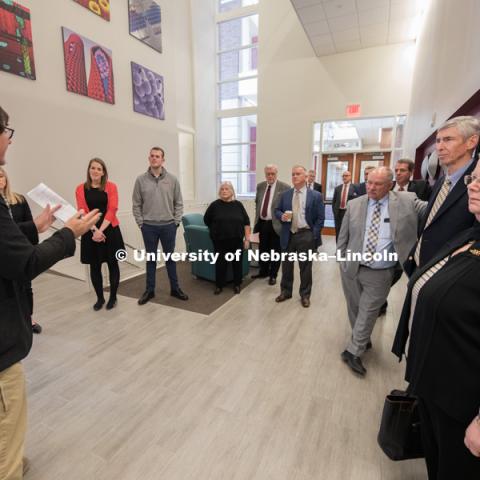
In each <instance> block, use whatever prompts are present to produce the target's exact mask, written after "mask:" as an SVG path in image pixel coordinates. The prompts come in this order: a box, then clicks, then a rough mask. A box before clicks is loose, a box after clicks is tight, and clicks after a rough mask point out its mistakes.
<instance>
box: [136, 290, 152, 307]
mask: <svg viewBox="0 0 480 480" xmlns="http://www.w3.org/2000/svg"><path fill="white" fill-rule="evenodd" d="M154 296H155V293H154V292H150V291H148V290H145V291H144V292H143V294H142V296H141V297H140V298H139V299H138V302H137V303H138V304H139V305H145V304H146V303H147V302H148V301H149V300H151V299H152V298H153V297H154Z"/></svg>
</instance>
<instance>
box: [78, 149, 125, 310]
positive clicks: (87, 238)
mask: <svg viewBox="0 0 480 480" xmlns="http://www.w3.org/2000/svg"><path fill="white" fill-rule="evenodd" d="M75 196H76V199H77V208H78V209H79V210H80V209H82V210H84V211H85V213H87V212H89V211H90V210H93V209H94V208H98V209H99V211H100V212H101V213H102V216H101V218H100V220H99V221H98V223H97V224H96V225H95V226H94V227H93V228H92V230H91V231H90V232H88V233H86V234H85V235H83V236H82V239H81V253H80V258H81V262H82V263H85V264H89V265H90V278H91V280H92V285H93V288H94V289H95V293H96V294H97V302H96V303H95V305H94V306H93V309H94V310H95V311H97V310H100V309H101V308H102V307H103V304H104V303H105V298H104V296H103V280H102V263H104V262H107V264H108V272H109V275H110V298H109V300H108V303H107V307H106V308H107V310H110V309H112V308H113V307H114V306H115V305H116V303H117V289H118V284H119V283H120V269H119V268H118V261H117V258H116V256H115V254H116V252H117V251H118V250H124V249H125V245H124V243H123V238H122V233H121V232H120V228H119V226H118V224H119V222H118V218H117V210H118V192H117V186H116V185H115V184H114V183H112V182H109V181H108V172H107V166H106V165H105V162H104V161H103V160H101V159H100V158H93V159H92V160H90V162H89V164H88V169H87V181H86V182H85V183H81V184H80V185H79V186H78V187H77V189H76V191H75Z"/></svg>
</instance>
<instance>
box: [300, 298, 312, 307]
mask: <svg viewBox="0 0 480 480" xmlns="http://www.w3.org/2000/svg"><path fill="white" fill-rule="evenodd" d="M300 301H301V302H302V307H305V308H308V307H309V306H310V299H309V298H308V297H302V299H301V300H300Z"/></svg>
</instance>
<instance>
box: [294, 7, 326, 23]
mask: <svg viewBox="0 0 480 480" xmlns="http://www.w3.org/2000/svg"><path fill="white" fill-rule="evenodd" d="M297 13H298V16H299V17H300V20H301V21H302V22H303V24H304V25H305V24H307V23H313V22H318V21H319V20H325V13H324V11H323V7H322V5H321V4H318V5H312V6H310V7H305V8H299V9H298V10H297Z"/></svg>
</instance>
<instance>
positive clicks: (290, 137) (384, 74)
mask: <svg viewBox="0 0 480 480" xmlns="http://www.w3.org/2000/svg"><path fill="white" fill-rule="evenodd" d="M259 44H260V47H259V97H258V98H259V108H258V137H257V138H258V145H257V159H258V160H257V164H258V165H259V168H261V167H263V166H264V165H266V164H268V163H277V164H278V165H279V167H280V176H281V177H282V178H283V179H286V180H288V179H289V176H290V167H291V165H292V164H294V163H301V164H304V165H305V166H310V165H311V154H312V135H313V133H312V124H313V122H314V121H318V120H330V119H341V118H344V117H345V107H346V105H347V104H349V103H360V104H361V108H362V116H365V117H373V116H383V115H393V114H399V113H407V111H408V106H409V101H410V89H411V80H412V69H413V44H396V45H388V46H382V47H376V48H369V49H364V50H359V51H354V52H348V53H342V54H337V55H331V56H327V57H321V58H318V57H316V56H315V54H314V52H313V49H312V47H311V45H310V43H309V41H308V39H307V36H306V34H305V32H304V30H303V28H302V26H301V24H300V21H299V19H298V17H297V15H296V13H295V11H294V9H293V7H292V4H291V2H290V0H261V2H260V31H259Z"/></svg>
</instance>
